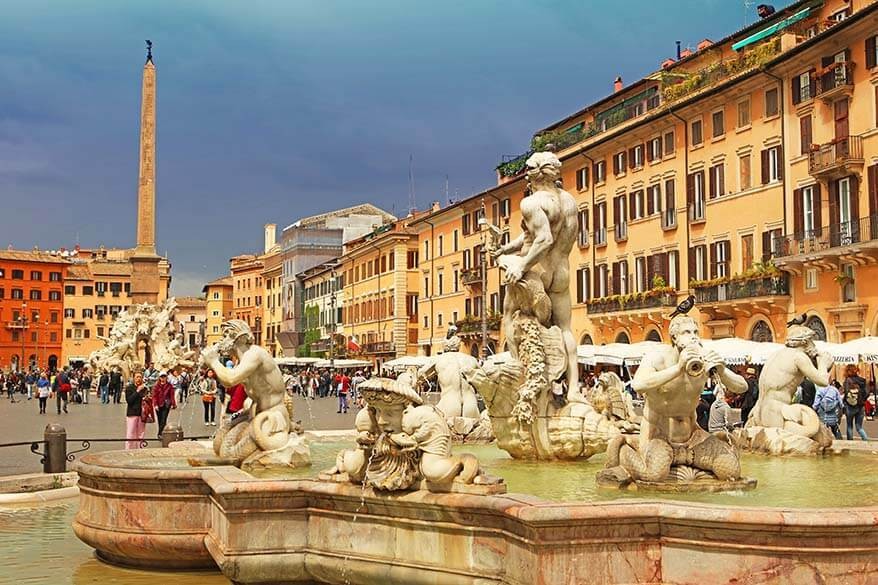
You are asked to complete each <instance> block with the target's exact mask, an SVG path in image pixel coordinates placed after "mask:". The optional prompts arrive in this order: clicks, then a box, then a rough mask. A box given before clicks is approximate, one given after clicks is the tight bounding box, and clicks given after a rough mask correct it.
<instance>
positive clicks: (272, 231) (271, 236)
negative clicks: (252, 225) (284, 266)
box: [265, 223, 277, 254]
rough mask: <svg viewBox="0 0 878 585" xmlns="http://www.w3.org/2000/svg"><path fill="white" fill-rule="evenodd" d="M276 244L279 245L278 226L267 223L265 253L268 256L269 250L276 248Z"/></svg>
mask: <svg viewBox="0 0 878 585" xmlns="http://www.w3.org/2000/svg"><path fill="white" fill-rule="evenodd" d="M275 243H277V224H276V223H267V224H265V253H266V254H267V253H268V251H269V250H271V249H272V248H274V245H275Z"/></svg>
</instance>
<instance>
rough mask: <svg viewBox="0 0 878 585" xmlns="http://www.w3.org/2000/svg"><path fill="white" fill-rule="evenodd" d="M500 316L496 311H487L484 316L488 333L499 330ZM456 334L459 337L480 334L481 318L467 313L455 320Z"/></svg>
mask: <svg viewBox="0 0 878 585" xmlns="http://www.w3.org/2000/svg"><path fill="white" fill-rule="evenodd" d="M500 320H501V317H500V315H498V314H497V313H492V312H489V313H488V315H487V317H485V325H486V326H487V328H488V332H489V333H492V332H493V333H496V332H498V331H500ZM457 334H458V335H459V336H461V337H477V336H480V335H481V334H482V318H481V317H479V316H477V315H467V316H465V317H464V318H463V319H460V320H458V322H457Z"/></svg>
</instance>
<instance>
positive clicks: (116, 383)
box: [110, 369, 122, 404]
mask: <svg viewBox="0 0 878 585" xmlns="http://www.w3.org/2000/svg"><path fill="white" fill-rule="evenodd" d="M110 394H111V395H112V396H113V404H122V372H121V371H119V370H118V369H116V370H113V371H112V372H110Z"/></svg>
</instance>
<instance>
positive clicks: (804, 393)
mask: <svg viewBox="0 0 878 585" xmlns="http://www.w3.org/2000/svg"><path fill="white" fill-rule="evenodd" d="M799 391H800V394H799V402H800V403H801V404H807V405H808V407H811V405H812V404H814V402H815V399H816V398H817V388H816V387H815V386H814V382H812V381H811V380H809V379H808V378H805V379H804V380H802V383H801V384H800V385H799Z"/></svg>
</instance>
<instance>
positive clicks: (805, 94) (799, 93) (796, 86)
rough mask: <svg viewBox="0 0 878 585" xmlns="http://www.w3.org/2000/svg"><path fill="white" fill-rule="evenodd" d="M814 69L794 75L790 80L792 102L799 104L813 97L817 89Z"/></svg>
mask: <svg viewBox="0 0 878 585" xmlns="http://www.w3.org/2000/svg"><path fill="white" fill-rule="evenodd" d="M816 73H817V72H816V70H813V69H812V70H810V71H806V72H804V73H802V74H800V75H796V76H795V77H793V80H792V89H793V103H794V104H800V103H802V102H806V101H808V100H810V99H811V98H813V97H814V94H815V93H816V90H817V77H816Z"/></svg>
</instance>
